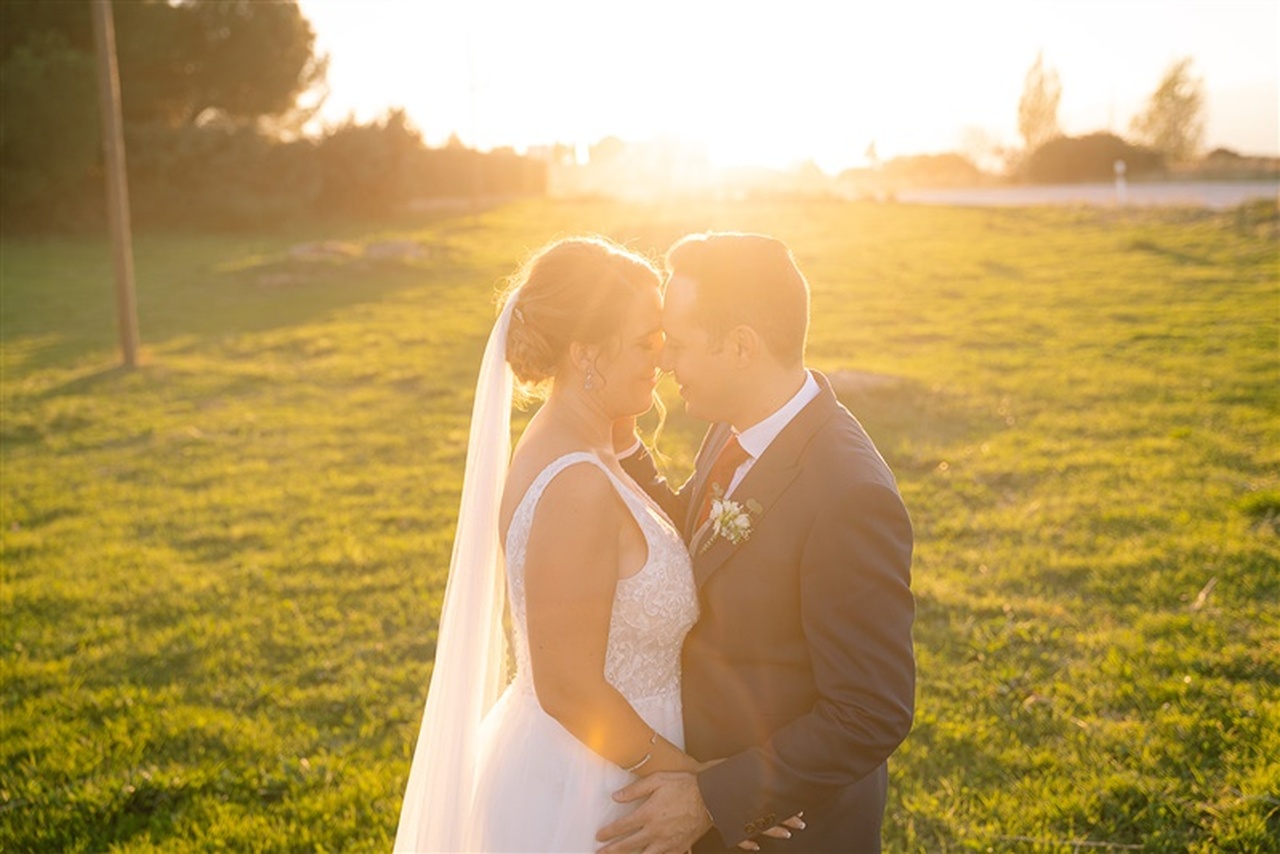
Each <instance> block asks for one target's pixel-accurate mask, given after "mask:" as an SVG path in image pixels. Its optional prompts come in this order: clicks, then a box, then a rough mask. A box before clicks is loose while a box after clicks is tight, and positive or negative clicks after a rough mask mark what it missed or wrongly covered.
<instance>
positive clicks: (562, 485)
mask: <svg viewBox="0 0 1280 854" xmlns="http://www.w3.org/2000/svg"><path fill="white" fill-rule="evenodd" d="M535 489H536V491H537V492H538V495H537V496H536V501H537V508H538V515H546V512H545V511H546V509H547V508H548V507H550V508H552V512H553V513H554V512H556V510H557V509H558V508H561V507H564V508H569V509H575V508H576V509H577V510H581V506H580V505H582V504H583V503H594V504H596V505H597V506H598V507H599V508H601V509H612V508H611V507H610V505H611V504H612V501H610V500H609V499H610V497H611V496H613V495H614V494H615V492H616V490H615V489H614V486H613V484H612V482H611V481H610V480H609V476H608V475H607V474H606V473H605V466H604V464H603V463H602V462H600V460H599V458H598V457H596V456H595V455H594V454H593V453H591V452H590V451H584V450H580V449H574V448H571V447H555V446H547V447H541V448H527V449H520V450H517V451H516V454H515V456H514V457H513V458H512V460H511V468H510V470H509V471H508V473H507V482H506V486H505V488H504V490H503V491H504V495H503V502H502V503H503V505H504V509H505V510H506V511H507V512H506V513H504V514H503V515H504V516H509V515H510V514H511V513H514V512H515V508H516V506H517V505H518V504H519V503H520V502H521V501H522V500H523V499H524V498H525V496H526V495H528V494H529V493H530V492H531V491H533V490H535ZM530 497H531V498H532V497H533V496H530Z"/></svg>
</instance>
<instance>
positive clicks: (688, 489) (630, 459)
mask: <svg viewBox="0 0 1280 854" xmlns="http://www.w3.org/2000/svg"><path fill="white" fill-rule="evenodd" d="M724 429H727V428H726V427H725V425H723V424H718V425H714V426H712V427H710V428H709V429H708V430H707V432H706V433H705V434H704V435H703V437H702V445H701V446H700V447H699V448H698V454H697V456H696V457H695V458H694V466H693V467H694V471H695V472H696V471H697V470H698V466H699V465H700V464H701V462H702V456H703V454H705V453H706V452H707V448H708V447H709V446H711V447H714V445H713V444H712V440H713V438H714V437H715V436H716V431H717V430H724ZM632 435H633V436H634V433H633V434H632ZM614 442H615V446H616V447H621V446H622V445H624V444H625V442H623V441H620V440H619V438H618V437H615V439H614ZM618 462H619V463H621V464H622V470H623V471H625V472H626V473H627V474H628V475H630V476H631V479H632V480H634V481H635V482H636V483H638V484H639V485H640V487H641V488H642V489H643V490H644V491H645V492H647V493H648V494H649V497H650V498H652V499H653V500H654V501H655V502H657V504H658V506H659V507H661V508H662V510H663V512H664V513H666V514H667V516H668V517H669V518H670V519H671V521H672V522H674V523H675V525H676V527H677V528H683V527H684V523H685V519H686V518H687V517H688V513H689V502H690V501H692V500H693V487H692V484H693V476H692V475H691V476H690V477H689V479H688V480H687V481H685V483H684V485H683V486H681V487H679V488H672V486H671V484H670V483H669V482H668V481H667V479H666V478H665V477H663V476H662V475H661V474H660V473H659V472H658V466H657V464H656V463H655V462H654V460H653V455H652V454H650V453H649V449H648V448H646V447H645V446H644V443H643V442H641V441H640V439H639V437H636V438H635V441H634V444H632V445H631V446H630V447H629V448H623V449H622V450H621V452H620V453H619V454H618Z"/></svg>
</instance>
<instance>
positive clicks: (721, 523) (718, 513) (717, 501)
mask: <svg viewBox="0 0 1280 854" xmlns="http://www.w3.org/2000/svg"><path fill="white" fill-rule="evenodd" d="M763 510H764V508H763V507H761V506H760V502H759V501H756V500H755V499H754V498H750V499H747V501H746V502H745V506H744V505H743V504H739V503H738V502H737V501H730V500H729V499H727V498H719V497H717V498H712V499H711V516H710V517H708V521H709V522H710V523H711V536H709V537H707V539H706V541H705V542H704V543H703V544H702V549H701V551H703V552H705V551H706V550H707V549H709V548H711V545H712V544H713V543H714V542H715V541H716V540H717V539H725V540H728V541H729V542H730V543H732V544H733V545H735V546H736V545H741V544H742V543H745V542H746V541H747V540H749V539H751V523H752V521H753V520H752V518H751V515H752V514H753V513H754V514H755V515H757V516H758V515H760V513H761V512H762V511H763Z"/></svg>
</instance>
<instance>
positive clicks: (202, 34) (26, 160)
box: [0, 0, 326, 226]
mask: <svg viewBox="0 0 1280 854" xmlns="http://www.w3.org/2000/svg"><path fill="white" fill-rule="evenodd" d="M114 11H115V31H116V41H117V53H118V57H119V68H120V83H121V90H122V95H123V98H122V100H123V107H124V117H125V132H126V135H127V136H128V137H130V142H129V145H130V151H129V160H130V161H131V162H134V163H143V162H147V160H148V159H149V158H152V159H154V155H159V154H163V153H164V152H168V151H172V150H173V149H175V148H176V147H178V145H177V144H178V143H179V142H181V141H182V139H185V138H186V137H189V136H190V134H191V132H192V129H193V128H196V127H204V126H205V125H206V124H208V123H209V122H210V119H211V118H216V119H217V121H218V122H219V123H221V124H223V125H231V126H236V127H246V128H254V129H255V130H260V131H263V132H268V133H274V134H275V135H277V136H280V135H285V134H288V133H290V132H296V131H297V130H298V129H299V128H300V127H301V123H302V121H304V120H305V118H306V113H305V112H302V111H299V109H298V107H297V105H298V102H299V98H300V97H302V96H303V95H305V94H307V93H314V92H316V91H317V90H318V89H319V88H320V87H321V86H322V84H323V78H324V74H325V70H326V61H325V59H324V58H323V57H317V56H315V54H314V45H315V34H314V32H313V31H312V29H311V24H310V23H309V22H308V21H307V19H306V18H304V17H303V15H302V12H301V11H300V9H299V8H298V5H297V2H296V0H287V2H271V3H266V2H251V0H174V2H170V0H141V2H129V3H116V4H115V10H114ZM91 20H92V19H91V16H90V6H89V0H67V2H56V3H55V2H7V0H6V2H0V96H2V99H3V103H2V107H3V119H4V120H3V123H2V125H0V188H2V189H3V196H2V198H0V210H2V211H3V213H4V214H5V216H4V219H5V222H6V225H8V224H10V223H15V222H16V223H17V224H18V225H20V226H39V225H44V224H51V223H59V224H62V225H66V224H69V223H71V222H72V221H75V220H86V221H91V220H93V219H94V218H95V214H94V213H93V211H94V210H95V209H97V208H98V207H99V191H100V187H101V179H100V178H97V179H94V178H93V177H92V176H91V175H90V173H91V172H92V170H93V168H94V165H95V163H97V162H98V159H99V155H98V151H97V140H98V139H99V136H98V129H97V105H96V99H95V98H94V92H95V91H96V90H95V67H96V66H95V63H94V50H95V48H94V42H93V30H92V27H91V26H90V23H91ZM311 100H312V101H313V102H314V100H315V99H314V98H312V99H311ZM316 106H318V105H316ZM224 136H225V134H224ZM180 138H182V139H180ZM139 139H144V140H147V141H150V142H151V143H152V144H153V146H154V148H155V151H154V152H147V151H140V150H137V149H136V148H135V145H134V143H135V141H137V140H139ZM248 148H251V147H248ZM248 148H246V150H248ZM131 173H133V174H131V176H130V179H131V183H132V182H133V181H134V180H135V179H137V178H138V177H140V176H139V175H138V174H137V173H136V170H133V169H131ZM145 195H146V194H145V193H144V194H143V198H145Z"/></svg>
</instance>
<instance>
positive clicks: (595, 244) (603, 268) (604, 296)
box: [502, 237, 661, 394]
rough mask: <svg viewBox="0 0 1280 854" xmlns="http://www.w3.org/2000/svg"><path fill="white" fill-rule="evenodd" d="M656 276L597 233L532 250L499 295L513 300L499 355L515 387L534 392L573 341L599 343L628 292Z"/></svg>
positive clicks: (616, 324) (656, 280)
mask: <svg viewBox="0 0 1280 854" xmlns="http://www.w3.org/2000/svg"><path fill="white" fill-rule="evenodd" d="M660 282H661V276H660V275H659V273H658V270H657V269H656V268H655V267H654V265H653V264H651V263H650V262H649V261H648V260H647V259H645V258H644V257H643V256H640V255H637V254H636V253H634V252H631V251H629V250H627V249H625V248H623V247H622V246H619V245H618V244H616V243H614V242H613V241H611V240H607V239H605V238H601V237H571V238H566V239H564V240H559V241H556V242H555V243H551V244H549V245H547V246H545V247H543V248H542V249H541V250H539V251H538V252H537V253H535V254H534V255H533V257H532V258H530V259H529V260H528V261H527V262H526V263H525V265H524V266H523V267H522V268H521V269H520V271H519V272H518V273H517V274H516V276H515V277H514V279H513V280H512V282H511V285H510V287H509V288H508V289H507V291H506V293H505V294H504V296H503V300H502V302H503V304H504V305H505V304H506V303H507V302H509V301H510V300H513V299H514V300H515V305H514V306H512V315H511V325H510V327H509V330H508V332H507V362H508V363H509V364H510V365H511V369H512V371H514V372H515V375H516V379H517V380H519V382H520V384H521V386H522V387H523V390H524V391H525V392H526V393H528V394H536V393H537V392H539V391H541V390H542V389H543V388H544V386H545V384H546V383H547V381H548V380H550V379H551V378H552V377H554V376H555V375H556V374H558V373H559V372H560V369H561V368H562V367H563V366H564V361H565V358H566V357H567V355H568V353H569V345H570V344H571V343H573V342H574V341H577V342H579V343H581V344H587V345H604V344H607V343H608V342H609V340H610V339H611V338H612V337H613V336H615V335H617V334H618V331H619V330H620V329H621V328H622V325H623V321H624V319H625V318H626V315H627V312H628V311H629V310H630V307H631V302H632V297H633V296H634V295H635V294H636V293H639V292H643V291H644V290H645V289H648V288H656V287H658V286H659V284H660Z"/></svg>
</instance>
